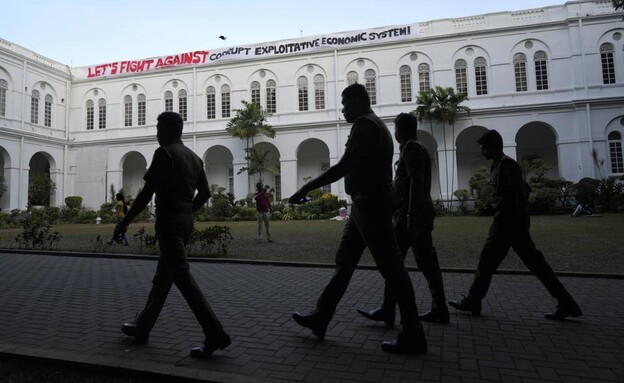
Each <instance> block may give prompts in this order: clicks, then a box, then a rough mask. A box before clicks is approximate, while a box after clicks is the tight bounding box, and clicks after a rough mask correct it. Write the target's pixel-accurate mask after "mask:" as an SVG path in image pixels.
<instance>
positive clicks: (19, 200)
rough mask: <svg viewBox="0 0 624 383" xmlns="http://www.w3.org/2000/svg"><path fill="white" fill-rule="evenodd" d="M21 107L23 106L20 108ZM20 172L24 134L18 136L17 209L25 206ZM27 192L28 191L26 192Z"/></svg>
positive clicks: (22, 162) (22, 170) (21, 171)
mask: <svg viewBox="0 0 624 383" xmlns="http://www.w3.org/2000/svg"><path fill="white" fill-rule="evenodd" d="M22 109H23V108H22ZM23 122H24V119H22V123H23ZM22 173H24V136H21V137H20V151H19V175H18V177H17V182H18V184H17V195H18V198H17V203H18V209H21V208H22V206H26V204H25V203H23V202H24V199H23V196H22V178H23V176H22ZM27 193H28V192H27Z"/></svg>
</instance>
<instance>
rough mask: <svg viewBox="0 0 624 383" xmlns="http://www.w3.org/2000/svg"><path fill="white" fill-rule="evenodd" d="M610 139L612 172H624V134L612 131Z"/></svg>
mask: <svg viewBox="0 0 624 383" xmlns="http://www.w3.org/2000/svg"><path fill="white" fill-rule="evenodd" d="M608 139H609V156H610V157H611V173H624V161H623V160H622V135H621V134H620V132H611V133H609V136H608Z"/></svg>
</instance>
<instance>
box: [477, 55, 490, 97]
mask: <svg viewBox="0 0 624 383" xmlns="http://www.w3.org/2000/svg"><path fill="white" fill-rule="evenodd" d="M474 67H475V68H474V70H475V85H476V88H477V95H478V96H480V95H484V94H488V84H487V62H486V61H485V59H484V58H483V57H477V58H476V59H475V61H474Z"/></svg>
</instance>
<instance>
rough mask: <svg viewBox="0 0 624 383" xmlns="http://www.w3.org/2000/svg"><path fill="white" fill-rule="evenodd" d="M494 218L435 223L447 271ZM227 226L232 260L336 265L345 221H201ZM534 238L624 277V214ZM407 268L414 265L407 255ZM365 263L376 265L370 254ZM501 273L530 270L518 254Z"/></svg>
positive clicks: (82, 247) (564, 224) (79, 233)
mask: <svg viewBox="0 0 624 383" xmlns="http://www.w3.org/2000/svg"><path fill="white" fill-rule="evenodd" d="M490 222H491V217H441V218H437V219H436V221H435V225H436V226H435V230H434V232H433V235H434V238H433V239H434V245H435V246H436V247H437V249H438V255H439V258H440V265H441V267H442V268H469V269H474V268H475V267H476V264H477V260H478V257H479V251H480V249H481V246H482V245H483V242H484V240H485V238H486V236H487V230H488V227H489V224H490ZM213 224H219V225H227V226H229V227H230V228H231V230H232V235H233V236H234V241H233V242H232V244H231V246H230V248H229V252H228V256H227V257H228V258H231V259H253V260H278V261H294V262H315V263H333V257H334V254H335V251H336V249H337V247H338V243H339V241H340V236H341V234H342V228H343V226H344V222H336V221H314V220H313V221H272V222H271V231H272V234H273V239H274V240H275V242H273V243H267V242H257V241H256V240H255V231H256V223H255V222H216V223H215V222H202V223H197V225H196V227H197V228H203V227H205V226H207V225H213ZM143 226H144V227H145V228H146V230H147V232H149V233H152V234H153V232H154V228H153V225H152V224H149V223H135V224H132V225H131V227H130V229H129V230H128V237H129V239H130V242H131V245H130V246H129V247H123V246H119V245H113V246H106V245H104V246H97V245H96V241H95V239H96V237H97V236H98V235H101V237H102V238H103V240H104V241H106V240H108V239H109V236H110V234H111V233H112V230H113V225H110V224H109V225H57V226H54V227H53V230H55V231H59V232H60V233H61V235H62V236H63V238H62V240H61V242H60V243H59V246H58V249H59V250H69V251H79V252H107V253H133V254H137V253H139V246H138V244H137V243H135V242H134V241H133V239H132V235H133V234H134V233H136V231H137V230H139V229H140V228H141V227H143ZM20 232H21V229H4V230H0V247H3V248H17V247H16V244H15V243H14V242H13V239H14V238H15V236H16V235H17V234H19V233H20ZM531 234H532V235H533V239H534V241H535V243H536V245H537V247H538V248H539V249H540V250H542V251H543V252H544V254H545V256H546V258H547V260H548V261H549V263H550V264H551V266H552V267H553V268H554V269H555V270H556V271H576V272H600V273H619V274H624V214H605V215H603V216H602V217H587V218H571V217H570V216H568V215H557V216H536V217H532V224H531ZM406 263H407V265H410V266H413V265H415V263H414V260H413V257H412V256H411V255H409V256H408V260H407V262H406ZM361 264H373V262H372V258H371V257H370V255H369V254H368V253H367V252H366V253H365V254H364V256H363V257H362V261H361ZM501 269H516V270H525V269H526V267H525V266H524V265H523V264H522V262H521V261H520V259H519V258H518V257H517V256H515V254H514V253H513V252H511V253H510V256H508V257H507V259H506V260H505V261H504V262H503V265H502V266H501Z"/></svg>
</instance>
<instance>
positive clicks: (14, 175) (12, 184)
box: [2, 168, 24, 213]
mask: <svg viewBox="0 0 624 383" xmlns="http://www.w3.org/2000/svg"><path fill="white" fill-rule="evenodd" d="M19 172H20V170H19V168H6V169H5V170H4V182H5V185H6V187H7V190H6V191H5V192H4V196H3V197H2V199H3V200H4V203H3V204H2V210H5V208H6V209H7V210H6V212H7V213H8V212H9V211H11V210H13V209H24V207H21V206H20V203H19V199H20V198H19V193H20V187H19Z"/></svg>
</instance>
